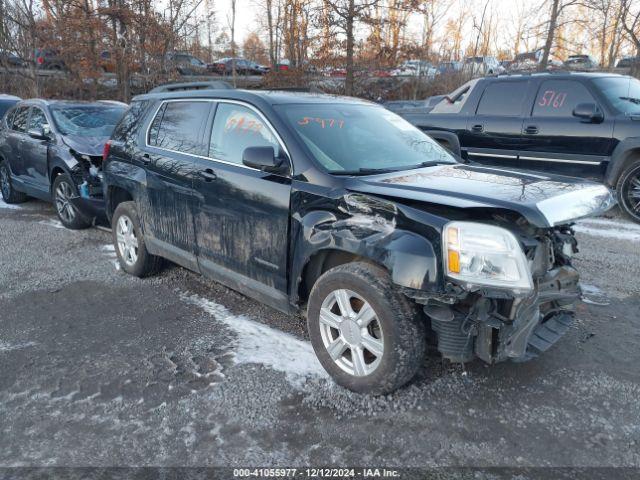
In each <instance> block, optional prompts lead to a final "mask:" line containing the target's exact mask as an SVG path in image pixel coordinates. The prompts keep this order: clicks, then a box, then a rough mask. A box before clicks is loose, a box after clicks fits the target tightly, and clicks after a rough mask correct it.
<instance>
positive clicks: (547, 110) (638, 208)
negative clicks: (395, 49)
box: [386, 72, 640, 222]
mask: <svg viewBox="0 0 640 480" xmlns="http://www.w3.org/2000/svg"><path fill="white" fill-rule="evenodd" d="M436 100H437V99H436ZM433 103H434V102H433V101H429V100H427V101H425V102H424V104H423V105H420V104H417V103H416V102H392V103H390V104H388V105H386V106H387V108H389V109H390V110H392V111H394V112H396V113H398V114H399V115H401V116H403V117H404V118H405V119H407V120H408V121H410V122H411V123H413V124H414V125H415V126H417V127H419V128H420V129H421V130H423V131H424V132H426V133H428V134H429V135H430V136H431V137H433V138H434V139H436V140H438V141H439V142H440V143H441V144H443V145H444V146H446V147H447V148H449V149H450V150H452V151H453V152H454V153H458V154H460V156H462V158H464V159H468V160H472V161H474V162H480V163H484V164H490V165H500V166H503V167H504V166H508V167H517V168H525V169H531V170H543V171H545V172H548V173H549V172H553V173H560V174H565V175H571V176H578V177H586V178H591V179H596V180H598V181H602V182H604V183H605V184H606V185H607V186H609V187H612V188H614V189H615V190H616V191H617V196H618V203H619V204H620V206H621V208H622V209H623V211H625V212H626V213H627V214H628V215H629V216H630V217H631V218H632V219H633V220H635V221H636V222H640V81H639V80H637V79H635V78H632V77H628V76H622V75H615V74H609V73H566V72H563V73H540V74H530V75H509V76H497V77H486V78H480V79H474V80H471V81H470V82H468V83H466V84H464V85H463V86H461V87H460V88H458V89H457V90H456V91H454V92H452V93H450V94H449V95H445V96H443V97H442V98H441V99H440V100H439V101H437V103H436V104H435V106H434V105H433Z"/></svg>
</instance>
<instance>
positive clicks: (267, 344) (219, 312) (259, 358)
mask: <svg viewBox="0 0 640 480" xmlns="http://www.w3.org/2000/svg"><path fill="white" fill-rule="evenodd" d="M182 298H183V300H185V301H187V302H189V303H192V304H194V305H197V306H199V307H200V308H202V309H203V310H204V311H205V312H207V313H208V314H210V315H211V316H213V317H214V318H215V319H216V320H217V321H219V322H221V323H223V324H224V325H226V326H227V327H229V328H230V329H231V330H233V332H235V334H236V335H237V339H236V342H235V345H234V346H235V355H234V361H235V363H237V364H242V363H257V364H262V365H266V366H268V367H270V368H272V369H273V370H276V371H279V372H283V373H284V374H285V375H286V377H287V379H288V380H289V381H290V382H291V383H292V384H293V385H294V386H298V387H299V386H301V385H302V383H303V381H304V380H305V379H306V378H307V377H309V376H315V377H321V378H328V375H327V373H326V372H325V371H324V369H323V368H322V365H320V362H319V361H318V359H317V358H316V354H315V352H314V351H313V347H312V346H311V343H309V342H306V341H303V340H299V339H297V338H296V337H294V336H293V335H290V334H288V333H284V332H281V331H280V330H276V329H274V328H271V327H268V326H267V325H263V324H262V323H259V322H256V321H255V320H251V319H250V318H248V317H246V316H244V315H234V314H233V313H231V312H230V311H229V310H228V309H227V308H226V307H225V306H223V305H220V304H218V303H215V302H213V301H211V300H207V299H205V298H202V297H200V296H197V295H191V296H187V295H183V296H182Z"/></svg>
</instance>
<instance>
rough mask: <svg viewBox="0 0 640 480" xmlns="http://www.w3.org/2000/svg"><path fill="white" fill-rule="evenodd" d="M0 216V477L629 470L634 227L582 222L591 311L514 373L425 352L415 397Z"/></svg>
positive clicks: (264, 317) (634, 366)
mask: <svg viewBox="0 0 640 480" xmlns="http://www.w3.org/2000/svg"><path fill="white" fill-rule="evenodd" d="M6 207H7V206H6V205H3V204H0V365H2V370H1V372H0V466H87V465H93V466H114V465H118V466H122V465H156V466H247V465H263V466H267V465H280V466H291V465H298V466H300V465H316V466H321V465H336V466H340V465H359V466H366V465H376V466H381V465H386V466H480V467H484V466H585V467H588V466H635V467H638V466H640V403H639V402H638V398H640V374H639V368H638V365H639V363H640V348H638V345H640V319H639V315H638V312H639V311H640V280H639V279H640V249H639V248H638V246H639V245H640V226H636V225H633V224H630V223H628V222H626V221H624V220H622V219H621V218H619V217H616V216H613V217H612V218H605V219H596V220H593V221H588V222H582V223H580V224H579V226H578V236H579V240H580V244H581V253H580V255H579V258H578V260H577V262H576V263H577V266H578V267H579V268H580V269H581V270H582V275H583V282H584V287H585V292H586V293H585V303H582V304H581V305H580V306H579V315H578V320H577V321H576V322H575V324H574V325H573V327H572V329H571V330H570V332H569V333H568V334H567V335H566V336H565V337H564V338H563V339H562V340H561V341H560V342H559V343H558V344H557V345H556V346H554V347H553V348H552V349H551V350H550V351H548V352H547V353H546V354H545V355H543V356H542V357H540V358H538V359H536V360H534V361H531V362H529V363H525V364H515V363H506V364H500V365H497V366H493V367H487V366H485V365H484V364H482V363H481V362H474V363H472V364H469V365H467V366H466V370H464V369H463V368H462V367H461V366H459V365H451V364H444V363H442V362H441V361H440V360H439V359H438V358H435V357H430V358H429V359H428V360H427V361H426V362H425V365H424V368H423V369H422V371H421V373H420V376H419V378H417V379H416V381H415V382H413V383H412V384H411V385H410V386H408V387H407V388H404V389H402V390H400V391H398V392H396V393H394V394H393V395H389V396H385V397H377V398H376V397H369V396H359V395H355V394H353V393H350V392H348V391H345V390H343V389H341V388H340V387H337V386H336V385H334V384H333V383H332V382H331V381H330V380H328V379H327V378H326V375H325V374H324V373H323V372H322V370H321V369H320V367H319V364H318V363H317V361H316V360H315V357H314V356H313V353H312V350H311V347H310V344H309V343H308V342H307V341H306V339H305V336H306V334H305V330H304V321H303V320H302V319H301V318H298V317H288V316H286V315H283V314H280V313H278V312H275V311H274V310H271V309H269V308H268V307H265V306H263V305H260V304H258V303H256V302H254V301H252V300H249V299H247V298H245V297H243V296H241V295H239V294H237V293H235V292H232V291H230V290H228V289H226V288H224V287H222V286H220V285H217V284H214V283H212V282H209V281H206V280H204V279H202V278H200V277H199V276H197V275H195V274H192V273H190V272H188V271H186V270H184V269H182V268H178V267H168V268H166V269H165V270H164V271H163V273H162V274H160V275H159V276H157V277H155V278H150V279H145V280H139V279H135V278H132V277H130V276H127V275H125V274H124V273H122V272H120V271H119V270H118V269H117V268H116V266H115V255H114V253H113V249H111V248H110V246H109V245H110V243H111V242H110V234H109V233H108V232H106V231H102V230H97V229H89V230H84V231H79V232H72V231H69V230H65V229H64V228H60V225H59V224H58V223H57V221H56V219H55V215H54V214H53V211H52V209H51V207H49V206H48V205H46V204H44V203H41V202H36V201H30V202H28V203H26V204H23V205H21V208H19V209H9V208H6Z"/></svg>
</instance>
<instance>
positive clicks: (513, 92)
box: [476, 82, 527, 117]
mask: <svg viewBox="0 0 640 480" xmlns="http://www.w3.org/2000/svg"><path fill="white" fill-rule="evenodd" d="M526 94H527V83H526V82H495V83H491V84H489V85H488V86H487V88H485V90H484V93H483V94H482V98H481V99H480V104H479V105H478V110H477V112H476V113H477V114H478V115H498V116H503V117H513V116H518V115H520V114H521V113H522V102H523V101H524V98H525V96H526Z"/></svg>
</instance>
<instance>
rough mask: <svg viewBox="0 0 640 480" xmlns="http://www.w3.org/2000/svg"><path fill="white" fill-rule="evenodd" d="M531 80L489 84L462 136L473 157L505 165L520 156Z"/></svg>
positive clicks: (469, 154)
mask: <svg viewBox="0 0 640 480" xmlns="http://www.w3.org/2000/svg"><path fill="white" fill-rule="evenodd" d="M528 83H529V82H528V81H527V80H521V81H507V80H505V81H497V82H491V83H489V84H488V85H487V87H486V88H485V90H484V92H483V93H482V97H481V98H480V102H479V103H478V107H477V110H476V112H475V113H476V114H475V116H470V117H469V118H468V120H467V128H466V131H465V132H464V134H463V138H462V139H461V140H462V141H461V143H462V144H463V145H464V146H465V147H466V150H467V155H468V157H469V159H470V160H476V161H479V162H482V163H491V164H498V165H502V164H504V163H507V162H508V161H510V160H511V161H515V160H516V159H517V157H518V151H519V150H520V147H521V145H522V115H523V111H524V105H525V101H526V96H527V92H528Z"/></svg>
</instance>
